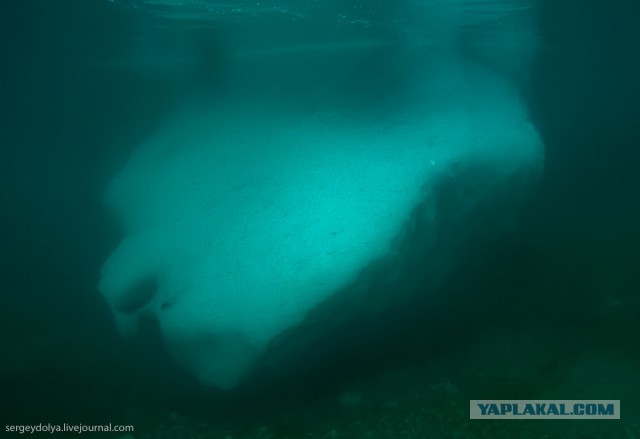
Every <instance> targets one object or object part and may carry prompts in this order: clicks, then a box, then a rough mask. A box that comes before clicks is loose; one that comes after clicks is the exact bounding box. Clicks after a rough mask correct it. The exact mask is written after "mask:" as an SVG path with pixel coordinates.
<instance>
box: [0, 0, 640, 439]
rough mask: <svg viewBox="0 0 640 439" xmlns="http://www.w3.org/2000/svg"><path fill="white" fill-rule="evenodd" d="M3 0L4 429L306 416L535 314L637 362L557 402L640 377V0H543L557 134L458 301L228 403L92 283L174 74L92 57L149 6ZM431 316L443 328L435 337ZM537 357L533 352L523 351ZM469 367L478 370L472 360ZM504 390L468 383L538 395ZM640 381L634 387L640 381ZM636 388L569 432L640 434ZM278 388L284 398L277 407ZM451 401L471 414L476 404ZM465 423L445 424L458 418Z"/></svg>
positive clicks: (596, 347) (550, 326) (537, 114)
mask: <svg viewBox="0 0 640 439" xmlns="http://www.w3.org/2000/svg"><path fill="white" fill-rule="evenodd" d="M0 8H1V9H0V17H1V19H2V26H0V33H1V42H2V43H1V44H2V64H1V68H2V71H1V77H0V79H1V86H0V87H1V90H2V96H1V102H2V104H1V108H2V113H3V114H2V124H1V125H2V140H1V142H2V143H1V145H0V196H1V199H0V243H1V244H0V276H1V277H0V361H1V362H2V365H1V366H0V404H1V407H0V413H2V416H1V418H2V420H3V423H4V424H8V423H12V424H17V423H21V422H35V423H38V422H47V421H48V422H53V421H57V422H84V423H89V422H100V423H103V422H104V421H105V420H113V422H117V421H118V420H119V421H120V422H123V423H124V422H129V423H132V422H133V423H138V425H139V431H141V430H142V429H143V425H145V423H147V424H148V425H152V424H154V423H155V422H156V420H155V418H154V414H157V413H165V412H168V411H170V412H177V413H180V416H183V415H184V416H186V417H187V418H188V419H190V417H191V416H193V417H194V418H196V419H198V420H202V419H205V420H207V421H209V422H213V423H216V422H219V423H224V422H231V423H233V421H229V420H230V419H235V420H236V421H237V420H240V421H242V422H243V423H245V424H248V425H253V424H252V423H256V424H255V425H262V424H261V423H266V424H267V425H268V424H269V421H268V420H265V419H266V418H264V416H268V413H272V412H274V411H277V410H278V408H282V407H284V408H285V409H289V408H290V407H291V406H300V405H301V404H302V405H304V404H307V406H309V407H312V409H310V411H309V412H307V415H306V417H304V418H296V416H295V415H292V416H293V417H294V418H295V421H292V423H293V424H295V425H297V428H298V430H299V431H304V430H305V428H309V429H312V428H315V427H313V426H314V424H318V423H321V422H324V421H325V417H323V416H321V415H320V413H323V412H322V410H323V409H321V408H318V406H317V404H320V405H322V401H327V400H331V399H332V398H334V396H332V395H334V394H340V392H341V389H342V387H341V386H347V388H348V386H349V383H352V382H353V380H362V379H363V377H370V376H373V375H375V374H377V373H382V372H381V371H384V370H385V368H389V367H395V368H397V367H400V368H403V367H406V368H410V367H412V365H415V364H421V363H420V362H421V361H424V359H425V358H428V357H431V358H434V359H435V360H434V361H437V359H438V358H440V359H442V358H446V357H447V356H449V355H453V354H451V349H453V350H455V351H456V352H458V351H462V352H465V351H468V350H472V349H473V346H474V340H475V339H476V338H481V337H480V336H478V334H483V333H484V332H487V333H488V332H491V333H494V334H495V333H498V334H510V333H513V332H517V331H519V330H522V329H523V328H537V329H536V330H539V329H540V328H544V329H546V330H548V331H550V332H551V333H552V334H553V336H552V337H551V339H553V340H556V341H558V340H563V339H565V340H567V341H566V345H563V344H562V343H561V347H560V348H559V351H560V353H559V354H558V355H556V357H554V358H555V360H554V362H552V363H553V364H556V363H557V364H564V363H566V362H570V361H571V360H572V359H574V358H577V357H580V356H581V355H582V354H583V353H585V352H590V353H593V355H594V357H599V354H598V353H599V352H606V355H605V354H602V355H604V356H606V358H612V357H615V358H616V359H617V360H618V361H620V362H621V363H623V364H625V365H626V366H624V367H625V370H628V371H629V372H627V373H628V375H625V376H624V377H620V376H619V375H620V374H619V373H617V375H618V376H617V377H616V378H615V379H616V380H620V381H622V383H627V384H620V383H618V384H612V387H611V389H612V391H611V394H606V395H604V394H603V393H607V392H602V387H594V388H593V389H592V392H589V385H588V384H586V391H585V394H581V395H574V394H564V395H559V396H558V397H559V398H560V397H562V398H565V399H568V398H573V397H583V398H588V397H595V398H612V399H619V392H618V393H616V391H617V390H619V389H621V388H623V387H629V386H631V387H633V386H637V385H638V383H640V379H638V376H640V369H638V367H640V366H639V365H640V361H639V360H640V359H639V356H640V319H639V318H638V316H639V315H640V253H639V252H638V250H639V249H640V229H639V227H638V224H640V164H639V163H640V153H639V148H640V3H638V2H637V1H635V0H613V1H610V2H602V1H569V0H546V1H543V2H542V6H541V10H540V13H539V23H538V26H539V29H540V32H541V35H542V38H543V42H544V44H543V47H544V49H543V50H542V51H541V53H540V54H539V56H538V57H537V59H536V61H535V64H534V71H533V75H532V78H531V85H530V87H529V89H528V90H527V95H528V99H529V105H530V108H531V113H532V115H533V118H534V120H535V122H536V125H537V126H538V128H539V130H540V132H541V134H542V137H543V138H544V141H545V145H546V173H545V177H544V181H543V183H542V187H541V188H540V190H539V192H538V194H537V195H536V196H535V197H534V198H533V200H532V201H531V203H530V204H529V205H528V206H527V207H526V209H525V214H524V215H523V219H522V224H521V227H520V228H519V229H518V231H517V233H512V234H510V235H509V236H507V237H506V238H505V239H504V241H502V242H500V243H496V245H495V246H494V251H493V252H490V253H489V254H486V253H485V254H483V255H477V258H475V259H473V258H472V260H470V261H469V263H468V267H467V268H466V269H465V270H464V273H465V275H464V276H461V277H460V278H456V279H454V280H452V281H451V282H450V285H448V286H447V287H446V288H448V289H450V290H451V291H452V292H453V293H457V294H453V295H452V296H451V297H457V298H460V300H458V299H451V300H450V301H449V303H439V304H437V305H435V306H437V307H442V308H441V309H440V308H438V313H433V314H437V317H435V316H432V317H433V318H432V319H430V320H429V323H422V322H423V320H421V319H414V320H412V319H408V320H410V322H411V323H407V324H406V326H405V327H404V329H403V331H405V332H403V333H402V334H401V335H399V336H397V335H396V336H393V335H389V336H386V337H387V338H382V342H381V343H380V346H379V349H376V352H375V353H374V354H372V353H371V352H369V351H368V350H367V349H362V352H359V351H358V350H357V349H355V350H354V351H355V353H352V354H351V356H349V357H348V358H347V359H346V360H343V361H342V362H339V364H333V363H332V364H326V365H324V366H323V369H324V371H323V372H319V371H318V370H311V371H309V372H308V373H309V375H307V376H306V377H301V378H300V377H298V378H296V379H298V381H295V379H294V380H293V381H292V382H290V383H288V386H285V389H280V390H278V391H277V392H276V393H273V392H275V391H274V390H273V389H270V390H271V392H272V393H267V394H268V395H271V397H270V398H265V392H264V391H263V392H261V393H259V394H256V395H252V398H244V396H243V397H238V396H234V397H233V398H231V400H232V401H233V403H231V404H229V403H228V402H221V401H224V400H225V397H224V395H222V397H220V395H217V394H216V392H210V391H204V390H202V389H200V388H198V387H197V386H195V385H194V383H192V382H191V380H190V378H189V377H188V376H186V375H185V374H183V373H182V372H180V371H179V370H177V369H176V368H174V367H173V366H172V364H171V362H170V361H169V360H168V359H167V358H166V357H165V355H164V354H163V353H162V350H161V348H160V346H158V345H154V344H153V343H145V344H140V343H138V344H135V343H134V344H133V345H132V344H127V343H124V342H123V341H121V340H120V338H119V337H118V335H117V334H116V331H115V329H114V327H113V323H112V321H111V316H110V313H109V312H108V310H107V309H106V306H105V304H104V303H103V301H102V299H101V297H100V296H99V294H98V292H97V290H96V283H97V280H98V270H99V267H100V265H101V264H102V262H103V260H104V259H105V255H107V254H108V252H109V251H110V250H111V249H112V248H113V246H114V245H115V242H117V239H118V231H117V229H116V228H115V226H114V225H113V224H112V223H111V222H110V221H109V218H107V217H106V215H105V213H104V211H103V209H102V206H101V193H102V190H103V188H104V186H105V184H106V183H107V182H108V181H109V179H110V177H111V176H112V175H113V173H114V172H115V171H116V170H117V169H118V167H119V166H120V165H121V164H122V162H123V160H124V159H125V157H126V155H127V153H128V152H129V151H130V150H131V149H132V148H133V147H134V146H135V145H136V144H137V143H139V142H140V141H141V140H142V139H144V137H145V136H146V135H147V134H148V133H150V132H151V131H152V130H153V129H154V127H155V126H157V125H158V124H159V123H161V121H162V117H163V116H164V115H165V114H166V112H167V111H168V110H169V109H170V108H171V104H172V102H173V100H174V99H176V98H177V97H178V95H179V93H180V87H181V85H180V84H176V83H171V82H170V81H169V82H167V80H166V78H162V77H156V78H150V77H149V76H147V75H145V74H144V73H140V74H138V75H132V74H130V73H127V72H124V71H119V70H118V69H100V68H97V67H96V66H99V65H100V63H101V61H102V60H104V59H106V58H109V57H110V56H112V55H113V54H116V53H118V52H119V51H121V50H122V48H123V45H126V44H127V43H126V38H124V37H123V31H122V30H123V29H128V28H130V27H132V26H134V21H135V17H136V16H135V14H131V13H130V12H128V11H126V10H123V9H119V8H113V7H112V5H110V4H109V3H108V2H94V1H81V0H76V1H73V0H64V1H55V2H54V1H44V0H43V1H33V0H25V1H15V2H3V3H2V5H1V6H0ZM205 72H206V73H207V74H206V75H204V76H203V77H202V78H190V80H191V81H203V82H206V81H211V82H215V79H212V77H211V76H210V75H212V72H216V68H215V65H211V66H207V68H206V69H205ZM495 267H500V269H495ZM470 291H473V293H470ZM434 328H438V329H441V330H442V333H443V335H442V336H441V337H437V340H432V337H426V336H424V334H427V333H429V334H431V333H432V332H433V331H434ZM433 338H435V337H433ZM531 349H532V350H533V349H534V348H533V347H532V348H531ZM487 355H489V354H488V353H487ZM530 355H531V352H529V353H526V352H525V353H523V361H526V360H527V359H530ZM480 356H481V357H482V355H480ZM627 366H628V367H627ZM469 367H471V366H469ZM553 367H554V366H549V369H548V370H542V371H540V372H539V373H538V374H537V375H536V376H535V377H534V380H533V382H529V385H530V386H531V387H530V390H531V389H536V391H538V390H540V389H544V388H545V386H546V385H548V381H549V380H551V381H552V380H553V379H554V376H555V375H554V369H553ZM558 367H561V366H558ZM456 370H457V371H458V372H459V374H460V375H463V374H465V373H466V372H467V371H465V365H464V364H459V365H458V369H456ZM617 370H618V369H615V368H614V369H611V370H608V369H606V368H604V369H603V370H600V371H598V368H597V367H596V368H595V370H594V371H592V374H593V376H591V377H589V378H588V379H587V381H589V382H591V381H590V380H592V381H593V382H594V383H595V382H600V381H601V380H603V379H604V380H605V381H606V380H608V379H609V378H607V377H612V376H613V375H615V374H616V371H617ZM454 375H455V374H454ZM587 376H589V374H588V373H587ZM310 377H312V378H313V380H312V379H311V378H310ZM611 379H612V380H613V378H611ZM536 380H537V381H536ZM516 382H517V379H516ZM345 383H346V384H345ZM416 385H417V384H416ZM510 386H511V384H510V382H508V381H507V382H506V384H505V382H502V384H501V385H497V384H496V386H495V387H491V385H489V387H487V388H482V387H477V388H476V391H478V389H482V390H483V392H484V393H482V394H481V395H479V394H477V393H476V394H471V393H464V392H463V393H462V394H461V395H460V396H461V398H463V399H465V400H467V401H468V399H472V398H494V397H495V398H502V397H517V398H520V399H524V398H529V397H530V395H531V394H532V392H529V393H518V392H519V391H521V390H522V387H519V388H518V390H517V391H516V390H514V389H516V387H517V385H516V384H514V385H513V389H512V388H511V387H510ZM594 386H595V385H594ZM616 386H618V387H616ZM292 388H293V389H295V390H296V391H291V389H292ZM469 388H471V389H473V388H474V387H473V385H470V387H469ZM604 388H605V389H606V385H605V386H604ZM492 390H495V392H493V391H492ZM512 390H513V391H512ZM583 390H584V389H583ZM488 393H491V394H488ZM276 394H277V398H276V397H274V395H276ZM543 394H544V392H543ZM633 394H636V395H638V394H640V386H639V387H637V388H635V390H634V389H631V393H630V395H633ZM514 395H515V396H514ZM629 398H630V399H627V400H625V399H623V401H622V408H623V417H624V418H625V420H624V421H622V422H623V424H620V423H618V424H617V425H616V426H611V427H607V428H610V429H611V430H610V435H609V436H607V435H606V434H605V433H602V432H599V431H600V430H597V428H600V427H597V428H596V427H593V428H595V430H593V431H591V430H588V431H586V432H581V433H579V434H582V436H578V433H576V436H575V437H626V438H627V439H629V438H634V437H640V428H639V427H638V423H640V412H639V411H636V412H635V413H634V412H633V411H625V404H627V407H633V408H635V409H636V410H637V409H640V402H639V401H638V399H637V397H636V399H635V400H634V399H633V396H631V397H629ZM265 399H273V400H277V403H274V402H273V401H271V402H270V403H269V407H268V409H267V408H266V407H265V406H264V404H263V403H264V401H265ZM247 401H251V403H249V402H247ZM301 401H302V403H301ZM463 402H464V401H463ZM314 404H315V405H314ZM229 406H231V408H229ZM239 407H241V408H239ZM248 407H250V408H248ZM462 407H468V406H465V405H464V404H462ZM363 411H365V412H366V410H365V409H363ZM221 413H224V415H221ZM265 413H267V415H265ZM309 413H312V414H314V413H315V414H316V415H317V416H316V417H314V416H313V415H309ZM443 413H444V416H445V417H446V416H450V419H454V420H455V419H462V421H464V420H465V418H466V417H467V416H468V415H467V413H463V414H462V415H460V414H455V415H454V413H453V411H450V412H448V411H447V410H446V409H443ZM325 414H326V413H325ZM158 416H159V415H158ZM207 416H209V417H207ZM274 416H275V415H274ZM327 416H329V415H327ZM340 416H344V413H343V414H341V415H340ZM456 416H457V417H458V418H456ZM460 416H461V418H459V417H460ZM222 418H224V419H222ZM255 419H259V421H255ZM194 422H195V421H194ZM363 422H365V424H366V421H363ZM285 424H286V423H285ZM301 425H302V426H301ZM446 425H449V424H446ZM455 425H456V422H455V421H451V424H450V425H449V427H450V428H451V430H452V431H453V430H454V429H455V428H457V427H455ZM149 428H151V427H149ZM185 428H187V427H185ZM229 428H232V427H229ZM442 428H443V429H444V430H443V431H446V427H442ZM483 428H484V427H483ZM509 428H512V427H509ZM513 428H516V427H513ZM546 428H550V427H546ZM554 428H555V429H556V430H557V431H562V432H563V433H562V434H561V435H560V436H558V437H574V436H571V434H569V430H568V429H569V427H566V424H565V426H563V427H558V426H554ZM571 428H574V427H573V424H571ZM589 428H591V427H589ZM563 429H567V430H566V431H565V430H563ZM298 430H296V431H298ZM391 431H392V432H393V431H394V430H391ZM472 431H475V430H472ZM550 431H551V430H550ZM477 433H478V435H479V437H480V434H481V432H480V431H477ZM287 435H289V436H291V437H296V436H295V434H294V433H291V431H289V430H286V431H285V432H284V433H283V432H280V433H278V434H276V436H275V437H279V436H283V437H284V436H287ZM516 435H521V436H523V437H525V436H526V432H522V431H521V430H515V431H512V432H510V436H509V437H515V436H516ZM249 436H250V435H249ZM254 436H255V437H258V436H259V434H258V433H256V434H255V435H254ZM185 437H188V436H185ZM265 437H266V436H265ZM380 437H383V436H380ZM436 437H440V436H436ZM442 437H447V436H446V435H445V436H442ZM469 437H471V436H469ZM484 437H492V436H486V435H485V436H484Z"/></svg>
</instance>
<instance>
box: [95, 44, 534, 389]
mask: <svg viewBox="0 0 640 439" xmlns="http://www.w3.org/2000/svg"><path fill="white" fill-rule="evenodd" d="M434 59H435V61H434V62H433V63H429V67H424V66H420V67H416V69H421V70H422V71H421V72H419V74H417V75H416V74H414V75H413V77H419V78H420V80H418V81H416V83H415V84H414V85H413V87H414V88H415V90H416V94H417V95H420V96H423V97H424V99H423V100H422V102H420V103H417V104H416V103H411V104H407V105H406V106H404V107H403V108H401V109H398V108H395V109H394V110H390V111H389V114H388V117H383V118H376V119H375V122H374V121H372V118H365V117H363V118H359V117H350V115H349V114H348V112H346V111H339V110H336V111H326V110H321V111H307V110H305V109H303V108H302V107H300V106H297V105H295V104H291V103H286V104H285V103H274V102H271V101H269V100H265V101H260V99H255V100H251V99H237V100H234V101H232V102H228V101H227V102H225V103H210V104H206V103H202V102H200V103H198V104H196V103H185V104H184V105H183V106H182V107H181V108H180V109H178V110H176V111H175V114H174V115H173V116H172V118H171V119H170V120H169V121H168V122H167V123H166V124H165V125H164V126H162V127H161V128H160V129H159V130H158V131H157V132H156V133H155V134H154V135H153V136H152V137H151V138H150V139H149V140H148V141H147V142H146V143H145V144H143V145H141V146H140V147H139V148H138V149H137V150H136V151H135V152H134V154H133V155H132V157H131V158H130V160H129V162H128V163H127V165H126V166H125V169H124V170H123V171H122V172H121V173H120V174H119V175H118V176H117V177H116V178H115V179H114V180H113V182H112V184H111V186H110V187H109V189H108V191H107V196H106V198H107V204H108V206H109V207H110V208H111V209H112V210H113V212H115V214H116V216H117V217H118V218H119V219H120V221H121V224H122V227H123V231H124V238H123V240H122V242H121V243H120V245H119V247H117V248H116V249H115V251H114V252H113V253H112V254H111V255H110V256H109V258H108V260H107V261H106V263H105V264H104V266H103V269H102V279H101V281H100V285H99V288H100V290H101V292H102V293H103V294H104V296H105V297H106V299H107V301H108V302H109V304H110V305H111V307H112V309H113V312H114V315H115V317H116V322H117V325H118V327H119V329H120V330H121V331H122V332H123V333H132V332H135V331H136V330H137V326H138V323H139V320H140V318H142V317H143V316H144V317H152V318H154V319H156V320H157V322H158V324H159V328H160V331H161V334H162V337H163V339H164V342H165V345H166V347H167V349H168V350H169V351H170V352H171V354H172V355H173V357H174V358H175V359H176V361H177V362H178V363H180V364H182V365H183V366H184V367H185V368H187V369H188V370H190V371H191V372H192V373H193V374H194V375H195V376H196V377H197V378H198V379H199V380H200V381H202V382H203V383H206V384H210V385H214V386H219V387H223V388H230V387H234V386H236V385H237V384H238V383H240V382H241V381H242V380H243V379H245V378H246V377H247V376H249V375H250V374H251V373H252V372H253V371H255V370H256V369H257V368H259V367H260V362H261V358H262V356H263V355H264V353H265V352H266V351H267V349H268V348H269V347H270V345H271V344H272V343H273V342H274V340H276V339H277V338H278V336H280V335H281V334H283V333H284V332H286V331H289V332H291V333H292V334H293V337H295V328H296V327H297V326H299V325H300V324H302V323H303V322H304V320H305V318H306V317H307V316H308V315H309V313H310V312H311V311H313V310H314V309H316V308H318V307H319V306H320V305H322V304H324V303H327V302H329V301H331V300H335V296H336V295H339V294H348V293H347V291H349V289H350V288H351V289H352V288H354V287H356V286H357V284H358V283H359V282H361V280H360V279H361V274H362V273H363V271H364V270H365V269H367V268H368V267H370V266H372V264H374V263H376V262H378V261H381V260H385V261H391V262H389V263H388V264H387V266H389V267H390V266H395V265H394V262H393V261H398V260H401V259H402V251H403V248H404V247H403V243H404V242H405V241H406V240H411V239H412V235H411V233H412V232H411V231H412V230H414V229H415V228H416V227H419V228H420V229H421V230H423V231H424V230H426V231H427V233H426V234H425V233H422V234H421V236H422V238H421V240H422V241H421V242H420V245H421V246H423V247H424V253H425V254H430V253H431V254H432V253H433V252H435V251H436V245H435V243H436V241H437V239H438V233H440V230H441V228H442V223H443V221H449V220H451V219H452V218H449V217H445V216H443V215H444V214H443V213H442V211H441V206H442V204H443V200H442V197H443V196H449V197H452V199H449V200H444V201H445V202H446V203H448V205H453V206H455V208H454V209H453V211H455V212H456V217H455V218H454V219H455V221H452V224H456V227H459V228H461V229H464V228H465V227H467V226H466V225H467V224H473V222H474V219H475V218H474V216H473V215H472V214H471V212H473V211H474V209H476V207H477V206H479V205H482V204H483V203H485V204H491V202H490V201H488V200H491V199H492V198H493V197H494V196H495V198H499V197H498V196H497V195H496V194H502V193H504V192H509V193H510V194H511V195H510V196H509V197H507V198H508V199H513V198H518V197H519V196H521V195H523V194H526V192H527V191H528V190H529V189H530V187H529V182H530V181H531V180H534V179H535V176H536V175H539V173H540V172H541V168H542V160H543V148H542V145H541V142H540V139H539V137H538V135H537V132H536V130H535V128H534V127H533V126H532V124H531V123H530V122H529V120H528V117H527V113H526V108H525V105H524V104H523V102H522V101H521V99H520V97H519V94H518V93H517V90H516V88H515V87H514V86H513V85H512V84H511V82H510V81H508V80H507V79H505V78H503V77H502V76H501V74H500V73H497V72H492V71H491V68H487V67H486V66H481V65H480V63H476V62H472V61H471V60H468V59H463V58H462V57H460V56H459V55H458V54H457V53H456V52H455V51H454V50H453V49H451V50H448V51H447V52H446V53H438V54H437V55H434ZM434 65H436V66H437V67H434ZM469 170H473V171H474V172H473V175H474V176H475V177H473V178H478V177H477V176H478V175H480V176H481V180H480V181H479V182H477V183H475V182H474V183H469V182H468V181H467V182H464V181H463V180H464V179H468V178H470V177H469V172H468V171H469ZM458 181H460V184H461V185H462V186H464V187H465V188H466V189H465V190H463V191H458V192H455V193H454V194H452V193H451V192H446V193H445V194H444V195H443V193H441V192H440V191H439V188H441V187H443V186H444V185H451V184H454V185H455V184H457V182H458ZM512 207H513V206H511V205H510V204H509V203H508V202H506V201H505V202H504V203H502V204H500V205H498V206H497V207H495V209H496V210H500V211H499V212H497V216H498V217H500V216H507V215H509V212H510V210H511V209H512ZM418 208H419V209H420V214H419V215H416V210H417V209H418ZM451 211H452V209H451V208H449V209H447V213H446V214H447V215H451ZM416 221H419V222H420V224H418V225H416V224H415V222H416ZM425 235H426V236H427V238H426V239H425V238H424V236H425ZM461 235H464V234H463V233H461ZM432 257H434V256H433V255H432ZM435 257H436V258H437V257H438V255H435ZM442 258H443V260H444V265H445V266H447V267H448V266H452V265H453V264H454V263H455V260H453V259H452V257H451V256H444V255H443V256H442ZM396 265H397V264H396ZM380 267H381V268H380V270H384V267H385V265H384V264H382V265H381V266H380ZM438 270H441V268H439V269H438ZM434 275H435V274H434ZM365 290H366V288H365ZM388 294H389V302H392V301H393V300H396V298H394V297H393V296H394V295H395V294H396V291H394V290H393V289H390V290H389V292H388ZM358 306H360V307H366V306H367V299H366V291H365V294H364V295H363V296H362V300H360V301H359V302H358ZM332 312H335V313H339V314H341V315H346V316H348V315H349V313H351V312H353V305H349V306H344V307H340V306H338V307H334V308H332ZM333 317H335V316H330V317H329V318H333Z"/></svg>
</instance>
